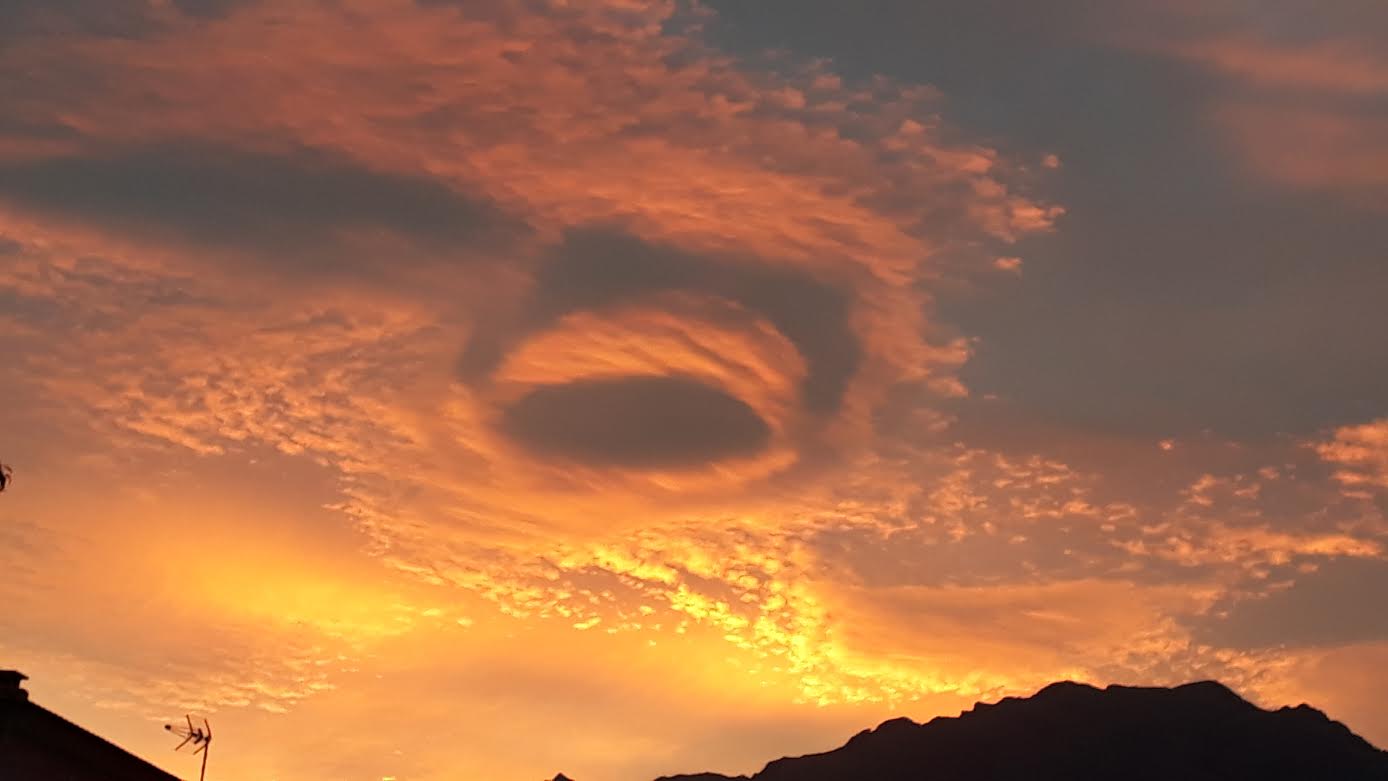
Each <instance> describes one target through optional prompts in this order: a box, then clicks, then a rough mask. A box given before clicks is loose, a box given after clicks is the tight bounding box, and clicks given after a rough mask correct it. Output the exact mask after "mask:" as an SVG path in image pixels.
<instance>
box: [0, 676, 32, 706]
mask: <svg viewBox="0 0 1388 781" xmlns="http://www.w3.org/2000/svg"><path fill="white" fill-rule="evenodd" d="M27 680H29V676H27V675H25V674H24V673H22V672H20V671H18V670H0V700H4V701H5V702H14V701H15V700H18V701H20V702H25V701H27V700H28V699H29V692H27V691H25V690H24V687H22V686H21V685H20V684H22V683H24V682H25V681H27Z"/></svg>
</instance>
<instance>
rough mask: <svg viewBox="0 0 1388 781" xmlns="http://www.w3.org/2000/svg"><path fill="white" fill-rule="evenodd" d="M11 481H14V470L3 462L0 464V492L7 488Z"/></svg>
mask: <svg viewBox="0 0 1388 781" xmlns="http://www.w3.org/2000/svg"><path fill="white" fill-rule="evenodd" d="M12 482H14V470H13V469H10V468H9V467H8V466H6V465H5V464H0V493H3V492H4V490H5V489H6V488H9V487H10V483H12Z"/></svg>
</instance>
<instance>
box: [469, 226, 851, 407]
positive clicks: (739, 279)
mask: <svg viewBox="0 0 1388 781" xmlns="http://www.w3.org/2000/svg"><path fill="white" fill-rule="evenodd" d="M664 291H691V292H697V293H705V294H709V295H713V296H717V297H720V298H723V299H727V300H729V301H733V302H736V303H737V304H739V305H741V306H743V307H745V308H746V309H748V310H750V311H752V312H754V313H756V314H759V315H761V316H763V317H765V318H766V319H767V320H768V321H770V322H771V323H772V324H773V325H775V326H776V328H777V329H778V330H779V331H780V332H781V333H782V334H784V335H785V337H786V338H787V339H789V340H790V341H791V343H792V344H794V345H795V347H796V349H797V350H798V351H799V352H800V354H801V356H803V357H804V359H805V361H806V363H807V365H808V374H807V376H806V378H805V381H804V385H803V386H802V395H803V397H804V401H805V404H806V405H807V406H808V407H809V408H810V409H811V410H814V411H816V412H821V413H826V412H832V411H834V410H835V409H837V408H838V405H839V403H840V401H841V400H842V398H843V394H844V391H845V389H846V388H847V386H848V382H849V380H850V379H852V377H853V373H854V372H855V371H856V370H857V368H858V364H859V361H860V360H861V357H862V356H861V347H860V345H859V343H858V340H857V338H856V337H855V336H854V334H853V331H852V330H851V327H850V324H849V309H850V305H851V302H850V300H849V294H848V293H846V292H844V291H841V290H838V289H835V288H833V287H830V286H828V285H825V284H823V283H821V282H819V281H817V280H815V279H812V278H810V277H808V276H805V275H802V274H798V273H796V272H794V271H792V270H789V269H782V268H769V267H767V266H765V265H763V264H757V263H745V262H744V263H735V262H732V261H731V260H730V259H716V258H708V257H700V256H696V255H691V254H688V253H684V252H680V251H678V250H675V249H671V248H668V247H660V246H655V245H652V244H649V243H646V242H643V241H641V240H639V239H635V238H632V237H629V236H625V235H621V234H618V233H614V232H609V231H597V230H587V231H574V232H571V233H570V234H569V235H568V236H567V237H566V239H565V241H564V243H563V245H562V246H561V247H560V248H559V249H558V251H557V252H556V253H555V254H554V257H553V258H552V259H551V260H550V261H549V263H548V264H547V265H546V266H545V267H544V268H543V269H542V270H541V272H540V275H539V278H538V279H537V282H536V288H535V294H534V296H533V298H532V299H531V301H530V302H529V304H528V305H527V308H526V310H525V311H524V313H523V315H522V316H521V318H520V322H519V323H518V324H516V323H512V324H507V325H506V326H504V327H503V326H501V325H497V324H492V325H491V326H485V325H484V327H483V328H482V329H481V331H479V333H478V334H477V335H476V336H475V337H474V339H473V341H472V342H471V343H470V344H469V345H468V347H467V350H466V351H465V352H464V354H463V357H462V360H461V363H460V367H461V371H462V374H463V376H464V378H465V379H473V380H475V379H478V378H481V377H483V376H485V375H486V374H487V373H488V372H490V371H491V370H492V369H494V368H495V367H496V365H497V364H498V363H499V362H500V360H501V358H502V357H504V355H505V353H506V352H507V350H508V349H509V348H510V346H512V345H514V344H515V343H517V342H519V341H520V340H522V339H523V338H525V337H526V336H528V335H530V334H533V333H535V332H538V331H543V330H544V329H546V328H549V327H551V326H553V325H554V323H555V322H556V321H557V320H558V319H559V318H561V317H563V316H564V315H566V314H570V313H573V312H578V311H584V310H601V309H603V308H605V307H611V306H615V305H619V304H624V303H631V302H636V301H640V300H641V298H642V297H644V296H649V295H652V294H655V293H659V292H664Z"/></svg>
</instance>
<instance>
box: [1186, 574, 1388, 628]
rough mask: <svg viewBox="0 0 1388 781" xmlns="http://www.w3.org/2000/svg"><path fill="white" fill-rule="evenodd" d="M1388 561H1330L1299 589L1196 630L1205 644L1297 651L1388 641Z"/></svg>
mask: <svg viewBox="0 0 1388 781" xmlns="http://www.w3.org/2000/svg"><path fill="white" fill-rule="evenodd" d="M1384 594H1388V561H1382V560H1364V559H1345V560H1339V561H1332V562H1328V563H1326V564H1324V565H1322V566H1321V568H1320V569H1319V570H1318V571H1316V572H1314V573H1311V574H1309V575H1305V576H1302V577H1301V578H1299V579H1298V580H1297V582H1296V584H1295V585H1293V586H1292V587H1291V588H1289V589H1286V590H1285V591H1278V592H1276V593H1273V594H1272V595H1270V596H1268V597H1266V598H1264V599H1258V600H1249V601H1244V602H1239V603H1237V604H1236V605H1234V607H1233V609H1232V611H1231V612H1230V613H1229V616H1228V617H1227V618H1225V619H1223V620H1220V619H1214V618H1211V619H1207V620H1206V621H1205V622H1204V623H1202V624H1200V625H1199V626H1197V627H1196V632H1197V636H1198V637H1200V639H1201V640H1202V641H1205V642H1209V643H1212V644H1216V645H1220V646H1224V647H1233V648H1272V647H1278V646H1288V647H1292V648H1300V647H1318V646H1335V645H1348V644H1351V643H1361V642H1381V641H1384V640H1388V604H1385V603H1384V601H1383V595H1384Z"/></svg>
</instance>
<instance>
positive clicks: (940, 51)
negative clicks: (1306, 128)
mask: <svg viewBox="0 0 1388 781" xmlns="http://www.w3.org/2000/svg"><path fill="white" fill-rule="evenodd" d="M710 4H711V6H712V7H714V8H715V9H716V10H717V11H718V13H719V16H720V18H721V21H720V22H719V23H717V24H715V25H713V27H712V29H713V32H714V34H715V35H716V36H717V37H718V39H719V41H720V42H722V43H723V44H724V45H725V46H728V47H730V48H733V49H736V50H740V51H751V50H757V49H762V48H765V47H781V48H785V49H788V50H791V51H794V52H795V53H797V54H800V55H804V56H815V57H824V58H827V59H829V60H831V61H832V62H834V63H835V68H836V70H838V71H840V72H842V73H844V74H846V75H849V76H859V77H865V76H869V75H871V74H874V73H881V74H886V75H888V76H891V77H895V78H899V79H902V80H904V81H911V82H924V83H929V84H933V85H936V86H938V87H940V88H941V90H942V91H943V92H944V94H945V96H946V99H947V100H948V105H949V116H950V120H951V123H953V124H954V125H956V126H958V127H960V128H962V129H964V130H965V131H968V132H969V133H970V134H971V135H972V136H974V137H976V138H985V139H990V140H992V141H993V143H995V144H996V145H998V146H1001V147H1003V148H1006V149H1008V150H1010V151H1011V152H1012V153H1015V154H1020V155H1023V156H1025V157H1029V158H1030V159H1032V160H1038V161H1039V160H1040V158H1041V156H1042V155H1044V154H1050V153H1054V154H1057V155H1058V156H1059V158H1060V160H1061V161H1062V166H1061V168H1060V169H1059V170H1058V171H1056V172H1055V173H1054V174H1053V175H1051V176H1050V177H1049V178H1048V179H1047V181H1046V192H1047V194H1048V196H1049V197H1051V198H1053V199H1054V200H1055V201H1056V202H1057V203H1061V204H1064V205H1065V207H1066V210H1067V213H1066V216H1065V218H1064V219H1063V220H1062V221H1061V223H1060V225H1059V229H1058V231H1057V232H1056V233H1055V234H1053V235H1049V236H1044V237H1039V238H1034V239H1029V240H1026V241H1024V242H1023V243H1022V244H1021V245H1020V246H1018V247H1015V248H1012V249H1009V250H1008V251H1007V254H1009V255H1014V254H1015V255H1020V256H1022V257H1023V258H1025V261H1026V265H1025V267H1024V272H1023V274H1022V275H1021V276H1020V277H1019V278H1016V279H1014V280H1011V281H1009V282H1007V283H1004V284H997V285H993V284H990V285H988V288H989V289H990V293H989V295H987V296H986V297H985V296H980V295H978V294H977V293H976V292H975V291H968V292H965V293H961V292H960V291H958V290H935V291H932V292H934V293H936V294H937V296H938V298H937V300H938V302H939V309H938V315H939V316H940V317H941V318H942V319H944V320H946V321H947V322H950V323H952V324H954V325H957V326H959V327H960V328H961V329H962V331H963V332H965V333H967V334H969V335H971V336H977V337H979V341H978V343H977V346H976V352H975V355H974V357H973V358H972V359H971V360H970V362H969V363H968V364H967V365H966V366H965V367H964V369H963V371H962V372H961V374H962V378H963V380H964V381H965V383H966V384H967V385H968V386H969V387H970V388H971V389H972V390H973V391H974V393H973V396H974V398H981V397H984V396H988V395H992V394H996V395H997V396H1000V397H1003V398H1006V399H1010V400H1014V401H1016V402H1018V403H1019V404H1020V405H1022V406H1023V407H1025V408H1026V409H1027V410H1028V412H1029V414H1031V415H1032V416H1034V417H1036V418H1037V419H1042V420H1047V421H1053V422H1056V423H1058V424H1063V425H1067V426H1081V427H1085V428H1089V429H1092V430H1107V431H1120V432H1124V433H1135V434H1140V435H1143V436H1171V435H1181V434H1193V433H1196V432H1200V431H1204V430H1207V429H1208V430H1213V431H1216V432H1219V433H1221V434H1225V435H1229V436H1234V437H1265V436H1269V435H1272V434H1279V433H1291V434H1297V435H1305V434H1309V433H1311V432H1314V431H1317V430H1320V429H1323V428H1326V427H1329V426H1334V425H1340V424H1344V423H1350V422H1355V421H1358V420H1363V419H1366V418H1371V417H1375V416H1377V415H1380V414H1382V409H1383V408H1382V403H1381V400H1382V399H1383V398H1385V397H1388V340H1384V339H1374V338H1366V335H1368V334H1374V333H1384V332H1388V307H1384V306H1382V301H1381V298H1382V296H1381V295H1378V294H1377V291H1381V290H1383V289H1385V287H1388V265H1385V264H1384V263H1382V262H1380V260H1381V255H1382V251H1381V249H1380V248H1381V247H1383V246H1388V221H1385V220H1383V219H1381V215H1379V214H1373V213H1365V212H1363V211H1362V210H1354V209H1346V208H1345V206H1344V204H1343V203H1340V202H1337V201H1335V200H1329V199H1325V198H1318V197H1315V196H1314V195H1310V196H1308V195H1307V194H1305V193H1302V192H1299V191H1297V190H1295V189H1294V188H1283V187H1269V186H1268V185H1267V184H1266V183H1265V182H1262V181H1258V180H1256V179H1254V178H1251V177H1250V175H1249V172H1248V171H1247V170H1246V166H1245V164H1244V162H1243V160H1242V158H1241V157H1240V155H1239V154H1238V153H1237V150H1235V149H1231V148H1230V146H1229V141H1228V139H1227V138H1226V137H1225V135H1224V134H1223V133H1222V132H1220V131H1219V129H1218V128H1216V127H1214V126H1213V125H1212V124H1211V122H1210V118H1209V117H1210V112H1211V109H1212V108H1213V107H1215V106H1218V105H1221V103H1222V102H1223V101H1224V100H1226V99H1227V98H1228V96H1229V95H1228V89H1229V87H1228V85H1227V84H1224V83H1222V82H1221V81H1220V80H1218V79H1213V78H1211V75H1210V73H1209V72H1208V71H1207V70H1204V69H1201V68H1197V67H1192V66H1191V65H1189V64H1188V63H1182V62H1176V61H1173V60H1171V59H1169V58H1165V57H1162V56H1157V55H1155V54H1153V53H1152V52H1150V51H1141V50H1133V49H1130V48H1125V47H1122V46H1118V45H1115V42H1114V41H1115V37H1116V35H1115V34H1116V33H1123V34H1128V35H1129V36H1133V35H1142V36H1149V35H1154V34H1157V33H1156V31H1155V28H1156V27H1160V26H1162V25H1168V26H1170V29H1163V30H1162V32H1163V34H1171V35H1178V34H1188V33H1190V32H1192V31H1194V30H1206V31H1208V29H1209V27H1210V25H1214V26H1215V29H1217V30H1236V31H1243V32H1245V33H1247V32H1248V31H1249V30H1250V29H1260V30H1263V31H1264V32H1265V33H1268V34H1272V33H1274V32H1277V33H1279V35H1278V38H1296V39H1300V38H1307V37H1313V38H1314V37H1316V36H1319V38H1318V40H1321V41H1322V42H1324V41H1330V42H1331V43H1332V44H1333V43H1335V42H1336V41H1337V40H1339V38H1338V37H1337V36H1341V37H1342V36H1351V37H1354V38H1357V39H1362V38H1363V37H1365V36H1367V37H1368V39H1369V40H1373V35H1374V33H1373V32H1367V33H1366V32H1365V31H1381V30H1382V29H1383V27H1382V24H1383V20H1384V18H1385V15H1384V13H1383V12H1382V10H1381V9H1382V7H1383V5H1382V4H1381V3H1377V4H1375V3H1371V2H1353V3H1343V4H1336V7H1335V9H1334V10H1333V11H1331V10H1330V9H1326V10H1325V12H1322V10H1321V9H1320V7H1319V6H1317V7H1316V9H1315V10H1310V9H1309V7H1308V6H1306V5H1305V4H1297V3H1285V4H1283V3H1277V4H1259V5H1258V10H1257V11H1256V12H1255V11H1252V10H1250V7H1249V6H1248V4H1246V3H1213V4H1209V6H1208V8H1203V10H1202V12H1201V13H1199V14H1193V15H1190V16H1189V17H1188V18H1187V16H1185V15H1182V14H1180V13H1177V11H1178V10H1179V9H1176V8H1172V9H1168V12H1167V13H1161V11H1162V9H1161V7H1160V4H1150V3H1147V4H1144V3H1140V2H1118V3H1112V4H1108V3H1098V4H1096V3H1087V2H1073V1H1072V0H1063V1H1062V2H1057V3H1044V4H1042V3H1034V4H1028V3H1015V2H1007V0H925V1H924V2H919V3H899V2H891V0H869V2H867V3H864V4H852V5H850V4H844V3H836V2H828V0H809V1H808V2H804V1H802V0H768V1H767V2H758V3H741V2H733V0H712V2H711V3H710ZM1270 5H1275V6H1277V8H1276V11H1275V12H1274V11H1273V8H1271V7H1265V6H1270ZM1202 6H1203V4H1202ZM1374 7H1377V8H1378V9H1379V10H1377V11H1375V10H1373V8H1374ZM1188 27H1190V28H1192V29H1186V28H1188ZM1308 31H1313V32H1308ZM981 52H982V53H986V54H985V55H981V54H980V53H981ZM1379 103H1381V101H1379Z"/></svg>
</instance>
